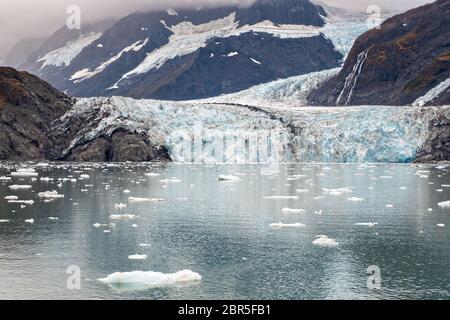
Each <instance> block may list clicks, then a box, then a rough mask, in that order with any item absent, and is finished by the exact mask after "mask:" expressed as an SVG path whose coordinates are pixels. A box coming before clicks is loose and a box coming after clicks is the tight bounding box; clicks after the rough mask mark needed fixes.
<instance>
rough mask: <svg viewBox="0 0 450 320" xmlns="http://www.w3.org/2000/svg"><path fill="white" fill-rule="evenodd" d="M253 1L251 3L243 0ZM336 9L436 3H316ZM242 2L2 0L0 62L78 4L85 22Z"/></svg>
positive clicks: (401, 7)
mask: <svg viewBox="0 0 450 320" xmlns="http://www.w3.org/2000/svg"><path fill="white" fill-rule="evenodd" d="M244 1H252V0H244ZM320 1H322V2H324V3H327V4H330V5H333V6H339V7H344V8H352V9H357V10H365V8H367V6H369V5H374V4H375V5H379V6H380V7H381V8H382V9H395V10H407V9H410V8H413V7H417V6H419V5H422V4H424V3H427V2H433V0H317V1H316V2H320ZM242 2H243V0H240V1H239V0H126V1H125V0H0V61H1V60H2V58H4V56H5V55H6V53H7V52H8V51H9V50H10V48H11V46H12V45H14V43H16V42H17V41H18V40H20V39H23V38H34V37H44V36H48V35H50V34H51V33H53V32H54V31H55V30H56V29H58V28H59V27H60V26H62V25H63V24H64V23H65V21H66V19H67V14H66V10H67V7H68V6H70V5H78V6H80V8H81V12H82V19H83V20H82V21H93V20H97V19H103V18H108V17H122V16H125V15H127V14H129V13H131V12H134V11H137V10H152V9H157V8H161V7H167V6H173V7H178V6H180V5H182V6H186V5H187V6H194V7H197V6H204V5H219V4H226V3H242Z"/></svg>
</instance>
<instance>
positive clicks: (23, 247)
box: [0, 164, 450, 299]
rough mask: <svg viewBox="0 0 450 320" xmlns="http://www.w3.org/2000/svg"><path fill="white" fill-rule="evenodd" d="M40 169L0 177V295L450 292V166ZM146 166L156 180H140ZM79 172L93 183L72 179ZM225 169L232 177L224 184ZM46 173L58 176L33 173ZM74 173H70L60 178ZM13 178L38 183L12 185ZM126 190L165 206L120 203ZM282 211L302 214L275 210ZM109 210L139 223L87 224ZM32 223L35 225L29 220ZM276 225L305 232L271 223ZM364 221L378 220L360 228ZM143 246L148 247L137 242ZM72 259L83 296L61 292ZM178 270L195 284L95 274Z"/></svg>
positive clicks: (426, 295)
mask: <svg viewBox="0 0 450 320" xmlns="http://www.w3.org/2000/svg"><path fill="white" fill-rule="evenodd" d="M29 166H31V165H29ZM35 168H36V171H37V172H38V173H39V177H38V178H37V180H34V181H33V180H32V179H31V178H29V177H23V178H18V177H12V178H11V180H10V181H6V180H5V181H1V182H0V195H1V199H0V220H9V222H4V223H0V299H28V298H33V299H109V298H112V299H408V298H412V299H449V298H450V294H449V290H450V272H449V270H448V267H449V262H450V231H449V230H450V209H444V208H440V207H439V206H438V203H439V202H443V201H448V200H450V188H449V187H448V185H450V175H449V170H450V167H447V168H445V167H437V166H415V165H393V164H377V165H354V164H342V165H341V164H335V165H330V164H326V165H325V164H323V165H322V164H285V165H280V166H279V167H278V166H277V167H276V168H275V169H274V168H266V167H265V166H263V165H211V166H209V165H194V164H143V165H132V164H123V165H106V164H105V165H103V164H97V165H86V164H84V165H83V164H79V165H76V164H74V165H66V164H51V165H47V166H41V165H37V166H35ZM13 169H14V168H13V166H12V165H8V164H3V165H2V167H1V169H0V176H9V174H10V172H11V171H13ZM150 172H151V173H156V174H160V175H159V176H156V175H152V176H146V175H145V174H146V173H150ZM81 174H87V175H89V178H85V179H80V176H81ZM220 174H231V175H233V176H237V177H239V178H240V180H239V181H237V182H220V181H218V178H217V177H218V175H220ZM41 177H50V178H54V181H47V182H45V181H40V178H41ZM68 177H69V178H76V179H77V181H76V182H75V181H73V182H71V181H61V182H60V181H58V179H59V178H68ZM173 178H177V180H176V179H173ZM180 180H181V181H180ZM59 183H61V185H60V186H57V184H59ZM13 184H19V185H31V186H32V188H31V189H29V190H11V189H9V186H10V185H13ZM324 188H325V189H340V188H348V189H350V190H351V191H352V192H351V193H349V191H348V189H347V190H346V191H344V192H343V191H342V190H341V191H335V192H330V191H328V192H327V191H324V190H323V189H324ZM297 189H300V190H298V192H297ZM51 190H57V191H58V192H59V193H60V194H64V198H62V199H56V200H55V201H53V202H44V201H43V200H42V199H41V200H40V199H39V198H38V197H37V194H38V193H39V192H44V191H51ZM124 190H129V191H130V193H124ZM10 195H16V196H18V197H19V199H20V200H34V201H35V202H34V204H33V205H25V207H23V208H21V205H20V204H14V203H7V200H4V197H5V196H10ZM129 196H133V197H149V198H163V199H165V201H163V202H148V203H128V197H129ZM278 196H297V197H298V198H297V199H295V198H293V199H283V198H280V197H278ZM267 197H272V198H267ZM349 199H350V200H349ZM352 200H353V201H352ZM358 200H359V201H358ZM120 202H122V203H125V204H127V207H126V208H125V209H123V210H119V209H116V208H115V207H114V204H117V203H120ZM283 208H291V209H304V210H305V212H303V213H292V212H291V213H283V212H282V209H283ZM429 209H432V211H431V210H429ZM112 214H134V215H138V218H137V219H135V220H128V221H121V222H120V221H119V222H117V223H116V226H115V227H110V226H105V227H102V228H94V227H93V224H95V223H100V224H109V223H110V222H111V221H110V218H109V217H110V215H112ZM49 217H58V218H59V220H49ZM31 218H33V219H34V224H30V223H26V222H25V220H26V219H31ZM278 222H282V223H286V224H292V223H302V224H304V225H305V226H304V227H300V228H281V229H272V228H270V227H269V225H270V224H272V223H278ZM371 222H373V223H378V225H376V226H373V227H368V226H364V225H363V226H361V225H359V226H358V225H355V224H358V223H371ZM134 224H136V225H137V226H136V225H135V226H133V225H134ZM442 224H444V225H445V226H444V227H442V226H441V227H439V226H438V225H442ZM105 229H107V230H110V233H105V232H104V230H105ZM317 235H327V236H328V237H330V238H332V239H335V240H336V241H337V242H338V243H339V245H338V246H334V247H321V246H315V245H313V241H314V240H315V238H316V236H317ZM142 243H146V244H150V246H149V247H141V246H139V244H142ZM133 254H146V255H148V259H147V260H141V261H132V260H129V259H128V256H129V255H133ZM72 265H76V266H78V267H79V268H80V271H81V289H80V290H69V289H68V288H67V284H66V282H67V279H68V277H69V276H70V275H69V274H67V273H66V271H67V268H68V267H69V266H72ZM370 266H378V267H379V268H380V271H381V289H378V290H371V289H369V288H368V286H367V281H368V279H369V278H368V277H369V276H370V275H369V274H368V273H367V269H368V268H369V267H370ZM184 269H189V270H192V271H194V272H198V273H199V274H201V275H202V281H201V282H195V283H190V284H184V285H181V286H163V287H151V288H139V289H137V288H133V287H126V286H122V287H109V286H107V285H105V284H103V283H100V282H99V281H97V279H98V278H103V277H106V276H107V275H109V274H111V273H114V272H127V271H136V270H141V271H157V272H163V273H174V272H177V271H180V270H184Z"/></svg>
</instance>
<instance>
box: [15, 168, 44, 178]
mask: <svg viewBox="0 0 450 320" xmlns="http://www.w3.org/2000/svg"><path fill="white" fill-rule="evenodd" d="M37 176H39V174H38V173H37V172H36V171H35V170H34V169H28V168H24V169H18V170H17V171H15V172H11V177H37Z"/></svg>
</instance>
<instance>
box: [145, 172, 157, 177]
mask: <svg viewBox="0 0 450 320" xmlns="http://www.w3.org/2000/svg"><path fill="white" fill-rule="evenodd" d="M145 176H147V177H159V176H160V174H159V173H153V172H149V173H146V174H145Z"/></svg>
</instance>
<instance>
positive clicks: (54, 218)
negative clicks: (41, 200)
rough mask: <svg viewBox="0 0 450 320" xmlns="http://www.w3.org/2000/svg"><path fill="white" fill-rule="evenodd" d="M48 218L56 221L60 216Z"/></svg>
mask: <svg viewBox="0 0 450 320" xmlns="http://www.w3.org/2000/svg"><path fill="white" fill-rule="evenodd" d="M48 220H51V221H56V220H59V218H58V217H48Z"/></svg>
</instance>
